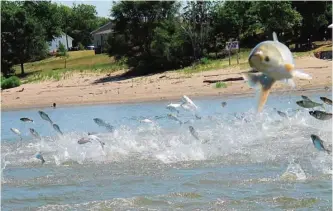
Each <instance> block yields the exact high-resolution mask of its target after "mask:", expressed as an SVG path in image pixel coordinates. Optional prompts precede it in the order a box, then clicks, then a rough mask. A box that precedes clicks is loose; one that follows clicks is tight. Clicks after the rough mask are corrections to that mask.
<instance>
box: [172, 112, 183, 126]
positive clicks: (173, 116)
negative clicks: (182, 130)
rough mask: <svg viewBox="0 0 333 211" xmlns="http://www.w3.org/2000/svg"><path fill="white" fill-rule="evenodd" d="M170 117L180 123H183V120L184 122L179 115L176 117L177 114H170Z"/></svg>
mask: <svg viewBox="0 0 333 211" xmlns="http://www.w3.org/2000/svg"><path fill="white" fill-rule="evenodd" d="M168 117H169V118H170V119H172V120H175V121H177V122H178V123H179V124H183V122H182V121H181V120H180V119H178V117H176V116H175V115H173V114H168Z"/></svg>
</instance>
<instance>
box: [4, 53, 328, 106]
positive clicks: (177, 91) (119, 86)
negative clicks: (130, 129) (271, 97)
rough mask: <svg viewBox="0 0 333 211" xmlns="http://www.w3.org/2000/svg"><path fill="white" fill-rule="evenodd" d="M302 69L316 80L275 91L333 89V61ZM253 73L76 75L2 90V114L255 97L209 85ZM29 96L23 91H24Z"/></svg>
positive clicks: (231, 85)
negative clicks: (185, 98)
mask: <svg viewBox="0 0 333 211" xmlns="http://www.w3.org/2000/svg"><path fill="white" fill-rule="evenodd" d="M295 62H296V67H297V68H298V69H302V70H304V72H306V73H309V74H311V76H312V77H313V79H312V80H311V81H306V80H300V79H294V80H295V83H296V88H295V89H292V88H291V87H290V86H288V85H287V84H285V83H283V82H278V83H276V84H275V85H274V87H273V91H272V92H273V93H274V92H295V91H296V92H297V91H298V92H306V91H311V90H325V87H326V89H327V87H329V89H330V90H331V87H332V61H326V60H320V59H317V58H314V57H304V58H299V59H296V60H295ZM244 71H248V70H244V69H243V70H241V69H239V68H237V67H236V68H235V67H234V68H226V69H220V70H214V71H206V72H200V73H194V74H184V73H179V72H165V73H160V74H155V75H151V76H144V77H136V78H132V79H121V78H119V77H117V76H118V75H120V74H121V73H120V72H115V73H112V74H108V75H96V74H75V75H73V76H72V77H69V78H68V79H64V80H61V81H47V82H40V83H34V84H23V85H21V86H20V87H16V88H12V89H8V90H2V93H1V109H2V111H5V110H17V109H26V108H37V107H38V108H39V107H50V106H51V105H52V104H53V103H54V102H55V103H57V106H59V107H61V106H68V105H89V104H105V103H133V102H144V101H157V100H170V102H171V101H172V100H177V99H180V97H181V96H183V95H187V96H189V97H190V98H195V97H202V96H221V99H222V98H223V97H227V96H235V95H247V94H252V95H253V94H255V89H252V88H250V87H249V86H248V85H247V84H246V83H245V81H243V80H239V81H230V82H225V83H226V84H227V87H226V88H216V87H215V84H209V83H204V82H203V81H204V80H223V79H227V78H237V77H241V73H242V72H244ZM22 88H24V90H23V91H21V92H19V91H20V90H22Z"/></svg>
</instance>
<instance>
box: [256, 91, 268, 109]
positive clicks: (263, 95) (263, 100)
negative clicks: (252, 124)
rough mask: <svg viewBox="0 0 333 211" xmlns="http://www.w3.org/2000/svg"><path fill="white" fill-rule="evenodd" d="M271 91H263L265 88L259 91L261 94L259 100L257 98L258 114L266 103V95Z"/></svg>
mask: <svg viewBox="0 0 333 211" xmlns="http://www.w3.org/2000/svg"><path fill="white" fill-rule="evenodd" d="M270 91H271V89H265V88H262V89H261V93H260V98H259V104H258V110H257V111H258V112H261V111H262V109H263V107H264V105H265V104H266V101H267V98H268V95H269V93H270Z"/></svg>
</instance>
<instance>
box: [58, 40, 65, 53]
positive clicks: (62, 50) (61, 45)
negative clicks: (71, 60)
mask: <svg viewBox="0 0 333 211" xmlns="http://www.w3.org/2000/svg"><path fill="white" fill-rule="evenodd" d="M58 50H59V54H58V55H59V56H66V55H67V49H66V47H65V45H63V44H62V43H61V42H60V41H59V49H58Z"/></svg>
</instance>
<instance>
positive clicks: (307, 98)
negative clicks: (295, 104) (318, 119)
mask: <svg viewBox="0 0 333 211" xmlns="http://www.w3.org/2000/svg"><path fill="white" fill-rule="evenodd" d="M301 97H302V99H303V100H310V98H309V97H308V96H305V95H301ZM310 101H311V100H310Z"/></svg>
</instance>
